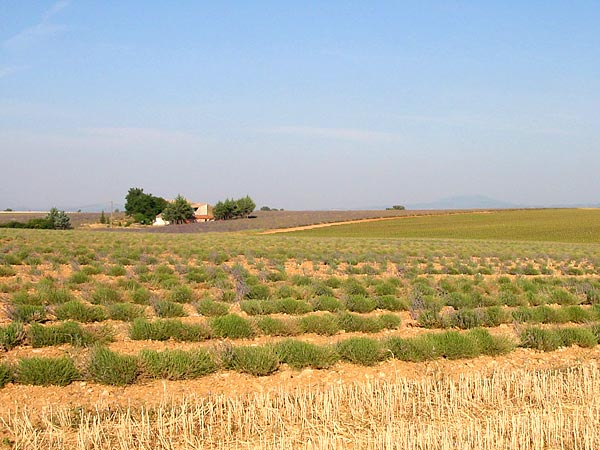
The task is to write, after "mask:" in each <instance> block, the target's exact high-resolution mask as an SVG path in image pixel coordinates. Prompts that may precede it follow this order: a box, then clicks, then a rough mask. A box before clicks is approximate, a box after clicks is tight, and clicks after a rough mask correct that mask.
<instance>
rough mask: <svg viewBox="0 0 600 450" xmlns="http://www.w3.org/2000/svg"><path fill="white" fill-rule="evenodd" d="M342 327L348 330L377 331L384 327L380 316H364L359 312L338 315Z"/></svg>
mask: <svg viewBox="0 0 600 450" xmlns="http://www.w3.org/2000/svg"><path fill="white" fill-rule="evenodd" d="M338 323H339V325H340V328H341V329H342V330H344V331H346V332H352V331H360V332H362V333H377V332H379V331H381V330H382V329H383V324H382V323H381V322H380V320H379V318H378V317H363V316H360V315H358V314H352V313H348V312H345V313H341V314H340V315H339V316H338Z"/></svg>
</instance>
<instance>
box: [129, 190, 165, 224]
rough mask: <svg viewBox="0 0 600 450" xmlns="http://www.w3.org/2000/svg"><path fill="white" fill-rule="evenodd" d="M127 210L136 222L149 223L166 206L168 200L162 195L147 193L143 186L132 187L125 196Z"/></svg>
mask: <svg viewBox="0 0 600 450" xmlns="http://www.w3.org/2000/svg"><path fill="white" fill-rule="evenodd" d="M125 200H126V202H125V212H126V213H127V214H128V215H129V216H131V217H133V219H134V220H135V221H136V222H139V223H142V224H145V225H149V224H151V223H152V222H154V219H155V218H156V216H157V215H159V214H160V213H161V212H162V211H163V210H164V209H165V208H166V207H167V204H168V202H167V201H166V200H165V199H164V198H162V197H155V196H154V195H152V194H145V193H144V190H143V189H141V188H131V189H129V192H128V193H127V196H126V197H125Z"/></svg>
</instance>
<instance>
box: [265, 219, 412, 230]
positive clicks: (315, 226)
mask: <svg viewBox="0 0 600 450" xmlns="http://www.w3.org/2000/svg"><path fill="white" fill-rule="evenodd" d="M407 217H417V216H407ZM405 218H406V217H375V218H373V219H358V220H346V221H344V222H329V223H316V224H314V225H304V226H301V227H291V228H276V229H274V230H267V231H263V232H261V233H258V234H277V233H290V232H292V231H303V230H312V229H314V228H325V227H333V226H336V225H350V224H353V223H365V222H379V221H382V220H393V219H405Z"/></svg>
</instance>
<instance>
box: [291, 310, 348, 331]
mask: <svg viewBox="0 0 600 450" xmlns="http://www.w3.org/2000/svg"><path fill="white" fill-rule="evenodd" d="M298 326H299V327H300V330H302V332H303V333H316V334H321V335H326V336H331V335H334V334H336V333H337V332H338V331H340V326H339V324H338V321H337V318H336V316H334V315H333V314H331V313H326V314H310V315H307V316H304V317H300V319H299V320H298Z"/></svg>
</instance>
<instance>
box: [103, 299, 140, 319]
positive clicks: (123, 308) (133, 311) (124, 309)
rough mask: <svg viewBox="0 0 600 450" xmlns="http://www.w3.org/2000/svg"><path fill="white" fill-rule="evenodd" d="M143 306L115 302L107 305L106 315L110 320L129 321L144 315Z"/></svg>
mask: <svg viewBox="0 0 600 450" xmlns="http://www.w3.org/2000/svg"><path fill="white" fill-rule="evenodd" d="M144 311H145V308H144V307H143V306H140V305H132V304H131V303H115V304H113V305H110V306H109V307H108V316H109V317H110V318H111V319H112V320H122V321H124V322H131V321H132V320H134V319H137V318H139V317H144Z"/></svg>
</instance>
